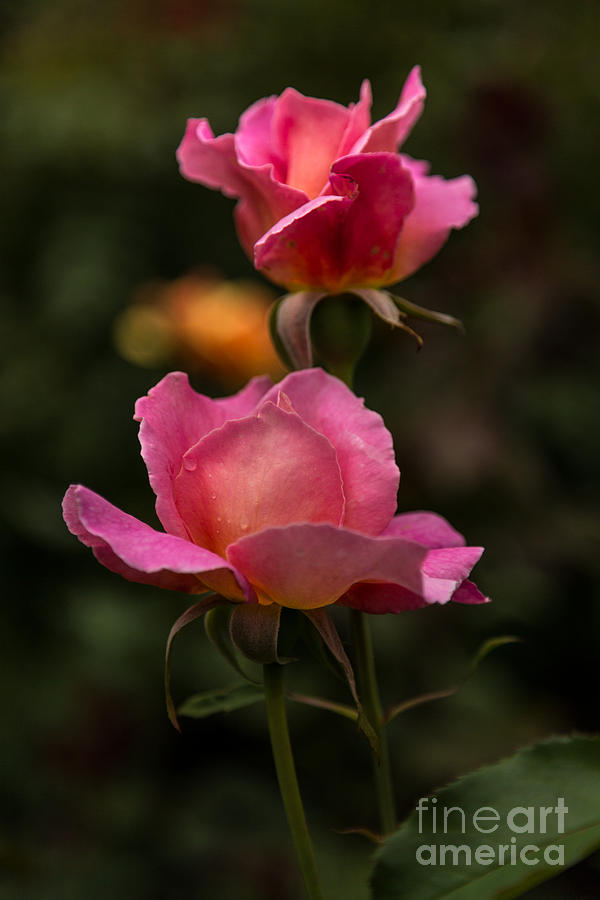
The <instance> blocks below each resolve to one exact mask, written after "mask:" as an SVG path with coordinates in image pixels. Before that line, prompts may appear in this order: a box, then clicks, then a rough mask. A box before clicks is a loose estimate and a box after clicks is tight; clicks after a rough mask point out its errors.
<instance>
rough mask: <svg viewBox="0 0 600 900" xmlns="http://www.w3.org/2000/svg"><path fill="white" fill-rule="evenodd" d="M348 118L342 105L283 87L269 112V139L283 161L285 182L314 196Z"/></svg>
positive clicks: (337, 145)
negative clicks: (284, 163) (272, 113)
mask: <svg viewBox="0 0 600 900" xmlns="http://www.w3.org/2000/svg"><path fill="white" fill-rule="evenodd" d="M349 121H350V112H349V110H348V109H346V107H345V106H340V104H339V103H333V102H332V101H331V100H317V99H316V98H314V97H305V96H304V95H303V94H300V93H298V91H295V90H294V89H293V88H286V90H285V91H284V92H283V94H282V95H281V96H280V97H279V99H278V100H277V104H276V108H275V112H274V115H273V138H274V140H275V142H276V146H278V147H280V148H281V152H282V155H283V157H284V159H285V160H286V162H287V171H286V175H285V181H286V183H287V184H289V185H291V186H292V187H294V188H296V189H297V190H299V191H303V192H304V193H305V194H306V195H307V197H309V198H314V197H317V196H318V195H319V194H320V193H321V191H322V189H323V188H324V187H325V186H326V184H327V177H328V174H329V167H330V166H331V164H332V162H333V161H334V160H335V159H336V158H337V157H338V156H339V148H340V145H341V143H342V139H343V138H344V135H345V133H346V129H347V127H348V125H349Z"/></svg>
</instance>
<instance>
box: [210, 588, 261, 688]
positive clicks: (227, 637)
mask: <svg viewBox="0 0 600 900" xmlns="http://www.w3.org/2000/svg"><path fill="white" fill-rule="evenodd" d="M232 609H233V608H232V605H231V604H227V605H224V604H223V605H222V606H215V608H214V609H211V610H209V611H208V612H207V613H206V615H205V616H204V630H205V631H206V636H207V637H208V639H209V641H210V642H211V644H212V645H213V647H215V649H216V650H218V651H219V653H220V654H221V656H222V657H223V659H225V660H227V662H228V663H229V665H230V666H231V667H232V668H233V669H234V670H235V671H236V672H237V673H238V674H239V675H241V676H242V678H245V679H246V681H250V682H252V683H253V684H261V682H260V681H259V680H258V679H256V678H252V676H250V675H248V673H247V672H245V671H244V669H243V668H242V666H241V665H240V663H239V660H238V658H237V656H236V652H235V648H234V646H233V643H232V640H231V634H230V630H229V623H230V619H231V613H232Z"/></svg>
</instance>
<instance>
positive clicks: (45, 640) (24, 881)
mask: <svg viewBox="0 0 600 900" xmlns="http://www.w3.org/2000/svg"><path fill="white" fill-rule="evenodd" d="M0 16H1V20H0V21H1V23H2V26H3V27H2V34H3V36H2V49H3V62H2V81H1V86H0V94H1V97H0V99H1V101H2V107H3V113H2V116H1V119H0V132H1V138H2V140H1V147H2V149H1V150H0V153H1V155H2V179H1V180H0V202H1V206H2V211H3V212H2V217H1V220H0V249H1V254H2V259H3V265H2V271H1V274H0V302H1V303H2V332H3V341H2V371H1V375H0V397H1V416H0V428H1V429H2V447H3V451H4V459H3V465H2V467H1V469H0V479H1V496H2V500H3V503H2V507H3V513H2V524H3V535H2V544H1V546H2V550H3V553H4V554H5V560H4V562H3V563H2V579H3V582H4V583H3V585H2V589H3V590H2V595H3V608H2V624H1V629H2V637H3V644H4V646H3V650H2V662H3V668H4V671H3V678H2V682H1V685H2V695H1V696H2V713H3V715H2V718H3V736H2V763H3V765H2V782H1V785H0V810H1V813H0V815H1V817H2V832H1V835H0V840H1V844H0V854H1V859H0V862H1V863H2V869H3V873H2V877H1V880H0V898H2V900H4V898H13V897H14V898H19V900H21V898H23V900H64V898H75V900H79V898H81V900H84V898H85V900H96V898H97V900H104V898H107V897H111V898H114V900H159V898H160V900H163V898H165V900H177V898H186V900H189V898H204V897H211V898H212V897H218V898H223V900H228V898H232V900H259V898H260V900H297V898H299V897H300V896H301V894H300V891H299V888H298V876H297V872H296V869H295V863H294V861H293V854H292V851H291V849H290V845H289V840H288V836H287V832H286V830H285V827H284V822H283V816H282V811H281V808H280V802H279V799H278V796H277V792H276V788H275V782H274V774H273V771H272V766H271V761H270V756H269V748H268V745H267V740H266V732H265V723H264V711H263V710H262V709H261V707H260V706H258V707H252V708H250V709H248V710H245V711H242V712H236V713H231V714H229V715H227V716H220V717H216V718H214V719H211V720H207V721H205V722H200V723H191V724H188V725H187V726H186V728H185V730H184V736H183V738H181V737H180V736H179V735H177V734H176V733H175V732H174V731H173V729H172V728H171V726H170V725H169V723H168V722H167V719H166V715H165V712H164V703H163V697H162V685H161V678H162V655H163V648H164V641H165V638H166V634H167V632H168V629H169V627H170V625H171V623H172V621H173V620H174V619H175V618H176V617H177V615H178V614H179V613H180V612H181V611H182V610H183V609H184V608H185V607H186V605H187V602H186V598H185V597H184V596H181V595H177V594H169V593H165V592H161V591H159V590H154V589H151V588H146V587H143V586H140V585H131V584H129V583H127V582H125V581H123V580H120V579H119V578H118V577H116V576H113V575H111V574H110V573H108V572H107V571H105V570H104V569H102V568H101V567H100V566H98V565H97V564H96V563H95V562H94V560H93V558H92V556H91V554H90V553H89V552H87V551H85V550H84V549H83V548H82V547H81V546H80V545H79V544H78V543H77V542H76V540H75V539H74V538H72V537H71V536H70V535H69V534H68V533H67V531H66V529H65V527H64V524H63V522H62V520H61V518H60V515H59V501H60V498H61V496H62V494H63V492H64V489H65V488H66V486H67V484H68V483H69V482H71V481H80V482H83V483H85V484H87V485H89V486H90V487H91V488H93V489H95V490H97V491H98V492H100V493H102V494H103V495H105V496H106V497H107V498H108V499H110V500H111V501H112V502H114V503H116V504H117V505H119V506H121V507H123V508H125V509H126V510H128V511H129V512H131V513H133V514H136V515H139V516H140V517H141V518H144V519H145V520H146V521H150V522H154V521H155V520H154V513H153V502H152V495H151V491H150V488H149V486H148V484H147V480H146V475H145V470H144V467H143V465H142V463H141V460H140V458H139V454H138V442H137V436H136V426H135V424H134V423H133V422H132V420H131V415H132V411H133V403H134V401H135V399H136V398H137V397H138V396H140V395H141V394H143V393H145V392H146V391H147V390H148V388H149V387H151V386H152V385H153V384H154V383H155V382H156V381H157V380H158V379H159V378H160V377H161V376H162V375H163V374H164V371H163V370H145V369H139V368H135V367H134V366H132V365H131V364H129V363H127V362H125V361H123V360H122V359H121V358H120V357H119V356H118V354H117V353H116V351H115V349H114V345H113V339H112V324H113V321H114V319H115V316H116V315H117V314H118V313H119V311H120V310H122V309H123V308H124V307H125V306H126V305H127V303H128V302H129V299H130V297H131V295H132V292H133V291H134V290H135V289H136V287H137V286H138V285H139V284H140V283H143V282H145V281H148V280H152V279H155V278H175V277H178V276H180V275H182V274H184V273H185V272H187V271H188V270H190V269H192V268H193V267H194V266H198V265H201V264H206V263H209V264H211V265H214V266H216V267H217V268H218V269H219V270H220V271H221V272H222V273H223V274H224V275H226V276H228V277H235V276H240V275H248V274H252V269H251V265H250V263H249V262H248V261H247V260H246V258H245V257H244V255H243V254H242V251H241V250H240V249H239V247H238V245H237V241H236V238H235V235H234V231H233V226H232V221H231V208H232V204H231V202H230V201H227V200H225V199H224V198H222V197H221V196H220V195H218V194H216V193H212V192H209V191H207V190H205V189H203V188H201V187H199V186H197V185H192V184H189V183H187V182H185V181H183V180H182V179H181V178H180V177H179V175H178V173H177V169H176V165H175V161H174V150H175V148H176V146H177V144H178V142H179V140H180V138H181V135H182V133H183V129H184V125H185V120H186V117H188V116H192V115H194V116H199V115H206V116H208V117H209V118H210V120H211V122H212V124H213V127H214V129H215V132H221V131H225V130H231V129H233V128H234V127H235V124H236V121H237V117H238V115H239V114H240V113H241V112H242V110H243V109H244V108H245V107H246V106H247V105H249V103H251V102H252V101H253V100H255V99H257V98H258V97H261V96H264V95H266V94H270V93H276V92H279V91H281V90H282V89H283V88H284V87H285V86H287V85H288V84H291V85H293V86H294V87H296V88H298V89H299V90H301V91H303V92H304V93H308V94H313V95H315V96H322V97H330V98H333V99H336V100H338V101H340V102H343V103H348V102H350V101H352V100H354V99H356V97H357V95H358V89H359V85H360V81H361V79H362V78H363V77H365V76H368V77H370V78H371V80H372V84H373V89H374V97H375V101H374V113H375V115H376V116H377V117H380V116H382V115H385V114H386V113H387V112H389V110H390V109H392V108H393V106H394V104H395V102H396V100H397V96H398V94H399V92H400V89H401V86H402V84H403V81H404V78H405V77H406V75H407V73H408V71H409V69H410V68H411V66H412V65H413V64H414V63H417V62H419V63H420V64H421V65H422V68H423V77H424V81H425V83H426V86H427V88H428V91H429V97H428V101H427V106H426V111H425V114H424V116H423V119H422V121H421V122H420V123H419V124H418V126H417V128H416V129H415V131H414V133H413V135H412V136H411V137H410V138H409V141H408V143H407V145H406V150H407V152H410V153H411V154H412V155H414V156H417V157H420V158H425V159H431V160H432V163H433V171H434V172H436V173H439V174H443V175H445V176H453V175H459V174H462V173H464V172H468V173H470V174H472V175H473V176H474V178H475V179H476V181H477V183H478V186H479V201H480V204H481V215H480V217H479V218H478V219H477V220H475V221H474V222H473V223H472V224H471V225H470V226H469V227H468V228H467V229H466V230H465V231H464V232H461V233H459V234H455V235H454V236H453V237H452V239H451V240H450V242H449V243H448V245H447V246H446V248H445V249H444V250H443V251H442V253H441V254H440V255H439V257H437V258H436V259H435V260H433V261H432V262H431V263H429V264H428V265H427V266H425V268H424V269H423V270H422V271H421V272H419V273H418V274H417V275H415V276H413V277H412V278H411V279H410V280H408V281H407V282H406V283H405V284H404V285H403V286H402V292H403V294H404V295H405V296H406V297H408V298H409V299H410V300H412V301H414V302H417V303H421V304H424V305H427V306H431V307H433V308H437V309H441V310H443V311H445V312H448V313H452V314H454V315H458V316H460V317H461V318H462V319H463V320H464V322H465V324H466V326H467V336H466V337H464V338H463V337H460V336H458V335H457V334H455V333H454V332H451V331H446V330H442V329H439V328H435V327H431V326H423V328H422V333H423V335H424V337H425V348H424V350H423V351H422V352H421V353H420V354H419V355H416V354H415V352H414V345H413V344H412V343H411V342H410V340H409V339H408V338H407V337H405V336H403V335H402V334H391V333H390V332H388V331H387V330H386V328H384V327H379V326H377V327H376V329H375V338H374V341H373V343H372V345H371V347H370V349H369V351H368V353H367V355H366V356H365V358H364V360H363V362H362V364H361V366H360V369H359V372H358V377H357V390H358V392H359V393H361V394H363V395H364V396H365V397H366V400H367V403H368V405H369V406H372V407H374V408H376V409H378V410H379V411H381V412H382V413H383V415H384V418H385V420H386V422H387V424H388V426H389V427H390V429H391V430H392V431H393V433H394V439H395V446H396V452H397V457H398V461H399V464H400V468H401V470H402V473H403V475H402V484H401V490H400V496H399V507H400V509H401V510H409V509H415V508H425V509H427V508H429V509H435V510H437V511H439V512H440V513H442V514H444V515H446V516H447V517H448V518H449V519H450V520H451V521H452V523H453V524H454V525H455V526H456V527H458V528H459V529H460V530H461V531H463V532H464V533H465V534H466V535H467V538H468V541H469V542H470V543H475V544H479V543H482V544H484V545H485V546H486V547H487V550H486V554H485V556H484V559H483V561H482V562H481V564H480V565H479V566H478V568H477V581H478V583H479V584H480V586H481V587H482V588H483V589H484V590H485V591H486V592H488V593H489V594H490V595H491V596H492V597H493V599H494V603H493V604H490V605H489V606H487V607H482V608H469V607H460V606H458V605H457V606H455V607H452V608H444V609H442V608H433V609H430V610H426V611H421V612H416V613H407V614H404V615H402V616H399V617H397V618H392V617H384V618H380V619H377V620H376V621H374V622H373V625H374V631H375V638H376V645H377V652H378V662H379V667H380V670H381V675H382V683H383V686H384V688H383V690H384V695H385V699H386V701H387V702H393V701H395V700H400V699H403V698H405V697H408V696H411V695H412V694H415V693H418V692H421V691H424V690H433V689H436V688H439V687H445V686H446V685H447V684H451V683H452V682H453V681H454V680H455V679H456V678H457V677H458V676H459V675H460V674H461V673H462V671H463V669H464V667H465V666H466V664H467V662H468V659H469V657H470V656H471V655H472V653H473V652H474V651H475V649H476V647H477V646H478V644H479V642H480V641H482V640H483V639H485V638H487V637H490V636H493V635H496V634H503V633H514V634H518V635H520V636H521V637H522V638H523V639H524V642H523V643H522V644H517V645H513V646H509V647H504V648H502V649H500V650H498V651H496V654H495V656H491V657H490V658H489V659H488V660H487V661H486V662H485V663H484V664H483V666H482V668H481V670H480V672H479V674H478V675H477V677H476V678H475V679H474V680H473V681H472V682H471V683H469V685H468V686H467V687H466V688H465V689H464V691H463V692H462V693H461V694H460V695H459V696H458V697H457V698H455V699H451V700H446V701H441V702H439V703H436V704H432V705H431V706H429V707H426V708H423V709H421V710H416V711H414V712H411V713H408V714H406V716H405V717H403V718H402V719H399V720H397V721H396V722H394V724H393V725H392V726H391V729H390V733H391V740H392V746H393V758H394V768H395V774H396V777H397V784H398V799H399V808H400V810H401V811H402V812H403V813H408V812H409V811H410V810H411V809H412V808H413V807H414V803H415V801H416V798H417V797H418V796H419V795H420V794H422V793H423V792H425V791H428V790H430V789H433V788H434V787H436V786H438V785H439V784H441V783H442V782H444V781H447V780H448V779H450V778H452V777H454V776H455V775H457V774H460V773H463V772H465V771H468V770H470V769H471V768H473V767H475V766H477V765H478V764H480V763H482V762H483V761H491V760H495V759H497V758H499V757H500V756H502V755H505V754H506V753H508V752H510V751H512V750H513V749H514V748H515V747H517V746H519V745H521V744H523V743H525V742H529V741H531V740H533V739H535V738H538V737H540V736H545V735H548V734H551V733H557V732H559V733H566V732H569V731H571V730H573V729H578V730H583V731H588V732H591V731H595V730H597V729H598V713H597V700H596V695H595V691H594V690H593V685H594V683H595V679H596V678H597V658H598V644H599V640H598V634H599V628H600V605H599V602H598V599H599V598H598V589H597V584H598V580H599V574H600V573H599V571H598V570H599V567H600V553H599V552H598V538H599V536H600V534H599V533H600V527H599V523H598V518H597V514H596V509H597V500H598V480H597V473H598V459H599V456H600V446H599V443H600V441H599V433H600V432H599V430H598V427H597V420H598V369H599V363H598V349H597V347H598V324H599V319H600V312H599V307H598V283H599V280H600V272H599V266H598V262H597V260H596V259H595V258H594V250H595V248H596V240H597V236H596V234H594V231H593V227H594V222H595V221H596V219H597V210H598V207H599V205H600V203H599V198H598V185H599V183H600V181H599V179H598V176H597V148H598V137H599V135H598V100H597V88H598V75H599V72H598V62H597V47H598V38H599V37H600V35H599V33H598V32H599V28H598V21H599V17H598V4H597V3H596V2H594V0H587V2H586V0H581V2H578V3H576V4H567V3H562V2H547V0H546V2H543V0H532V2H528V3H524V2H522V0H519V2H515V0H510V2H507V0H486V2H481V0H460V2H458V0H451V2H448V3H442V2H433V0H422V2H421V3H419V4H414V3H410V4H409V3H401V2H394V3H391V2H390V3H367V2H365V0H360V2H359V0H351V2H341V0H333V2H330V3H328V4H323V3H316V2H314V0H310V2H304V3H294V2H291V3H285V2H276V0H258V2H251V0H239V2H225V3H223V2H220V3H218V2H216V0H205V2H201V3H191V2H189V3H186V2H185V0H154V2H152V3H143V2H142V0H137V2H136V0H126V2H120V3H116V2H108V3H107V2H105V3H102V4H96V5H93V4H91V3H81V2H75V0H57V2H56V3H53V4H50V3H48V2H46V3H40V2H36V0H29V2H21V3H19V4H17V3H16V2H15V3H13V4H12V5H10V4H9V5H8V6H4V7H3V9H2V12H1V13H0ZM195 383H196V387H198V388H199V389H200V390H204V391H206V392H208V393H211V394H217V393H219V392H221V393H222V392H223V390H224V389H223V388H222V387H221V386H219V385H218V384H216V383H208V382H204V383H203V382H201V381H199V380H197V379H196V382H195ZM340 628H341V629H342V630H344V628H345V616H344V614H342V616H341V617H340ZM175 651H176V652H175V657H174V659H175V664H174V690H175V692H176V695H177V696H178V697H179V698H183V697H185V696H187V695H188V694H190V693H193V692H194V691H197V690H203V689H207V688H210V687H213V686H217V685H221V684H226V683H228V682H229V681H231V680H232V676H231V675H230V674H229V672H228V671H226V670H225V669H224V667H223V664H222V663H221V662H220V660H219V659H218V658H217V657H216V654H215V652H214V651H213V650H212V648H210V646H209V645H208V644H207V641H206V639H205V637H204V634H203V631H202V627H201V625H199V624H198V625H195V626H192V627H191V628H190V629H189V630H188V632H187V633H185V634H183V635H182V636H181V637H180V638H179V640H178V645H177V646H176V648H175ZM289 675H290V679H291V680H292V681H294V682H295V683H296V684H298V685H301V686H303V687H305V688H309V689H311V690H313V691H319V692H323V693H327V694H328V695H329V696H338V697H339V698H342V699H345V694H344V689H343V686H342V685H338V684H337V683H336V682H335V681H332V679H331V678H330V676H329V675H327V674H326V673H323V672H321V671H320V670H318V669H317V667H316V665H314V664H312V663H310V662H305V663H300V664H298V665H297V666H296V667H295V669H294V671H292V672H290V673H289ZM291 721H292V728H293V735H294V742H295V749H296V753H297V759H298V767H299V775H300V778H301V783H302V787H303V791H304V794H305V799H306V805H307V810H308V815H309V819H310V821H311V823H312V825H313V827H314V836H315V841H316V846H317V852H318V856H319V861H320V865H321V867H322V869H323V872H324V877H325V880H326V883H327V885H328V889H329V892H330V896H331V897H332V898H337V897H340V898H342V897H343V898H348V900H354V898H356V900H363V898H364V897H366V892H365V891H364V890H363V889H362V888H361V887H360V882H361V879H364V876H365V873H366V871H367V869H368V864H369V862H368V861H369V854H370V848H369V845H368V844H367V843H366V842H365V841H363V839H362V838H360V837H357V836H342V835H340V834H339V833H337V829H342V828H344V827H347V826H352V825H364V826H369V827H376V817H375V813H374V809H373V800H372V796H371V781H370V772H369V758H368V750H367V747H366V745H365V743H364V741H363V740H362V739H361V738H360V737H359V736H357V735H356V733H355V731H354V729H353V727H352V726H351V725H350V724H347V723H346V722H344V721H342V720H339V721H338V720H337V719H332V718H331V717H330V716H329V715H328V714H326V713H322V712H318V711H314V710H305V709H304V708H301V709H294V710H293V711H292V714H291ZM550 799H552V798H550ZM599 880H600V875H599V870H598V866H597V863H596V864H594V862H593V861H591V862H588V863H587V864H584V865H582V866H580V867H578V868H576V869H575V870H573V871H572V872H570V873H568V874H566V875H564V876H562V878H561V879H559V880H558V881H557V882H556V883H555V886H554V887H553V886H552V884H549V885H546V886H544V888H543V890H542V893H539V892H538V893H536V892H532V894H531V896H532V897H533V896H534V895H535V896H536V897H543V898H562V897H564V896H576V897H577V898H578V900H585V898H588V897H590V898H591V897H595V896H597V890H598V881H599Z"/></svg>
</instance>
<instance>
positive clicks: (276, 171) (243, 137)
mask: <svg viewBox="0 0 600 900" xmlns="http://www.w3.org/2000/svg"><path fill="white" fill-rule="evenodd" d="M276 105H277V97H265V98H264V99H263V100H258V101H257V102H256V103H253V104H252V106H249V107H248V109H247V110H246V111H245V112H244V113H242V115H241V116H240V122H239V125H238V128H237V131H236V133H235V151H236V157H237V159H238V160H239V162H241V163H245V164H246V165H247V166H253V167H254V166H258V167H260V166H265V165H269V164H271V165H272V166H273V177H274V178H275V180H276V181H280V182H282V183H285V170H286V164H285V160H284V159H283V157H282V155H281V152H280V148H279V147H278V146H277V143H276V141H275V140H274V135H273V129H272V123H273V113H274V112H275V108H276Z"/></svg>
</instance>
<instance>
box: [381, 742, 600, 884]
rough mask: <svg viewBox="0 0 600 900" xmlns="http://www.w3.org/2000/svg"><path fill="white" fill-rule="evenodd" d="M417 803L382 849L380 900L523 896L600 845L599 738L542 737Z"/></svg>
mask: <svg viewBox="0 0 600 900" xmlns="http://www.w3.org/2000/svg"><path fill="white" fill-rule="evenodd" d="M434 799H435V800H436V803H434V802H433V800H434ZM419 803H420V804H421V806H422V807H423V811H422V813H421V814H420V815H419V812H418V807H417V808H416V809H415V812H413V813H412V814H411V815H410V816H409V818H408V819H407V820H406V822H405V823H404V824H403V825H402V827H401V828H400V830H399V831H397V832H396V833H395V834H393V835H391V837H389V838H388V839H387V840H386V842H385V844H384V846H383V847H382V849H381V850H380V851H379V852H378V854H377V856H376V862H375V868H374V872H373V875H372V879H371V888H372V897H373V900H400V898H402V900H406V898H410V900H492V898H498V900H500V898H501V900H510V898H512V897H519V896H520V895H521V894H523V893H524V892H525V891H527V890H529V889H530V888H532V887H533V886H534V885H536V884H539V883H540V882H543V881H547V880H548V879H549V878H552V877H554V876H556V875H559V874H560V873H561V872H562V871H563V870H564V868H565V867H568V866H572V865H573V864H574V863H576V862H577V861H578V860H580V859H582V858H584V857H585V856H587V855H589V854H590V853H592V852H593V851H594V850H595V849H596V848H598V847H600V739H599V738H588V737H574V738H551V739H550V740H547V741H542V742H541V743H539V744H535V745H534V746H532V747H528V748H526V749H524V750H520V751H519V752H518V753H516V754H515V755H514V756H512V757H510V758H509V759H505V760H503V761H502V762H499V763H497V764H496V765H493V766H488V767H486V768H484V769H481V770H480V771H478V772H474V773H471V774H470V775H466V776H465V777H464V778H461V779H459V780H458V781H457V782H455V783H454V784H451V785H449V786H448V787H445V788H443V789H442V790H440V791H438V792H437V793H436V794H435V797H431V798H422V799H421V800H420V801H419ZM484 807H485V809H483V808H484ZM563 807H564V810H563V812H562V813H561V808H563ZM434 808H435V810H436V821H435V826H434V819H433V809H434ZM457 808H458V809H457ZM542 810H545V811H542ZM445 811H448V812H447V819H446V828H444V817H445ZM478 811H479V815H478V816H477V813H478ZM463 814H464V819H463ZM486 816H487V819H486ZM474 817H475V819H474ZM442 846H446V847H449V848H453V849H449V850H447V851H442V850H441V847H442ZM528 846H529V849H527V847H528ZM501 847H506V849H505V850H504V851H502V850H501V849H500V848H501ZM458 848H460V849H458ZM482 848H484V849H482ZM524 849H525V856H524V857H523V856H522V855H521V854H522V853H523V850H524ZM502 855H503V856H504V864H502V863H501V856H502ZM442 860H443V861H442ZM469 860H470V862H469ZM486 860H487V862H486ZM528 860H529V864H528V862H527V861H528Z"/></svg>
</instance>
